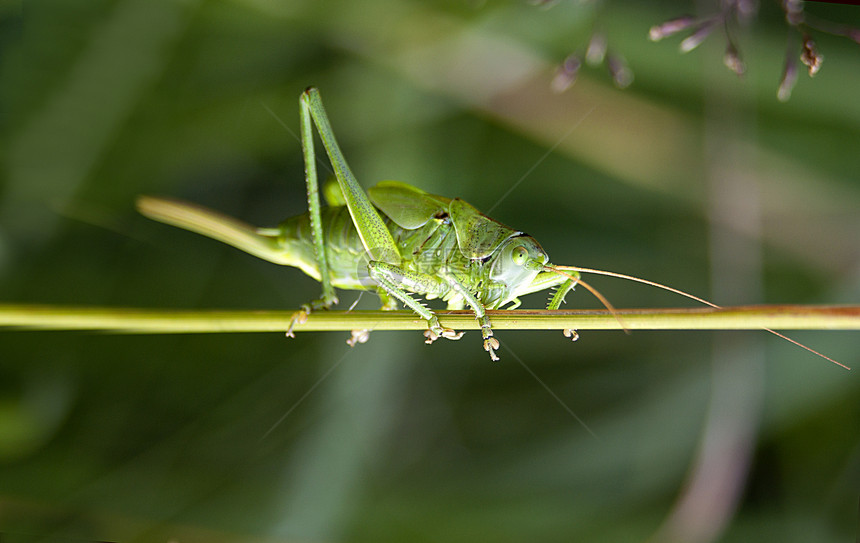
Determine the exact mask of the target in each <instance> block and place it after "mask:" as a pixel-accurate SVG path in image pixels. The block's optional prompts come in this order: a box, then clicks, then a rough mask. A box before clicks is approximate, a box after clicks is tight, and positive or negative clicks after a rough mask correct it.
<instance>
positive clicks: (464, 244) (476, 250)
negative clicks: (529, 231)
mask: <svg viewBox="0 0 860 543" xmlns="http://www.w3.org/2000/svg"><path fill="white" fill-rule="evenodd" d="M448 210H449V212H450V213H451V220H452V221H453V222H454V230H455V231H456V232H457V245H458V246H459V247H460V252H461V253H463V255H464V256H466V257H467V258H469V259H471V260H481V259H484V258H487V257H488V256H490V255H491V254H493V252H494V251H495V250H496V249H498V248H499V245H501V244H502V243H503V242H504V241H506V240H508V239H510V238H512V237H514V236H518V235H520V234H522V232H520V231H518V230H514V229H513V228H510V227H508V226H505V225H504V224H502V223H500V222H498V221H494V220H493V219H491V218H489V217H487V216H486V215H484V214H482V213H481V212H480V211H478V210H477V209H475V208H474V207H472V206H471V205H470V204H467V203H466V202H464V201H463V200H461V199H459V198H455V199H454V200H451V205H449V206H448Z"/></svg>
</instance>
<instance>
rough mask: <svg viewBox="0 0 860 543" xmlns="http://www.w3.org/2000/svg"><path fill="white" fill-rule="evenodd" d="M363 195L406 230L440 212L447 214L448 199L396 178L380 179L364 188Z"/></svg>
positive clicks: (425, 221)
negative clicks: (392, 179)
mask: <svg viewBox="0 0 860 543" xmlns="http://www.w3.org/2000/svg"><path fill="white" fill-rule="evenodd" d="M367 194H368V196H369V197H370V201H371V202H373V205H375V206H376V207H377V208H378V209H379V210H380V211H382V212H383V213H385V214H386V215H388V217H390V218H391V220H392V221H394V223H395V224H396V225H397V226H399V227H401V228H405V229H407V230H414V229H416V228H420V227H422V226H424V225H425V224H427V221H429V220H430V219H432V218H433V217H436V216H438V215H439V214H440V213H447V212H448V205H449V204H450V202H451V199H450V198H445V197H442V196H436V195H434V194H428V193H426V192H424V191H423V190H421V189H419V188H416V187H413V186H412V185H407V184H406V183H401V182H400V181H380V182H379V183H378V184H377V185H376V186H375V187H371V188H369V189H367Z"/></svg>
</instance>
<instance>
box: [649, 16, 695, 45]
mask: <svg viewBox="0 0 860 543" xmlns="http://www.w3.org/2000/svg"><path fill="white" fill-rule="evenodd" d="M695 22H696V19H695V18H694V17H692V16H690V15H684V16H682V17H678V18H677V19H671V20H669V21H666V22H665V23H663V24H659V25H655V26H652V27H651V30H650V31H648V38H649V39H650V40H651V41H660V40H662V39H663V38H667V37H669V36H671V35H672V34H677V33H678V32H680V31H682V30H686V29H688V28H690V26H691V25H692V24H693V23H695Z"/></svg>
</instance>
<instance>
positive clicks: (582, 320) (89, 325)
mask: <svg viewBox="0 0 860 543" xmlns="http://www.w3.org/2000/svg"><path fill="white" fill-rule="evenodd" d="M487 313H488V314H489V316H490V319H491V320H492V323H493V328H494V329H496V330H563V329H575V330H612V329H615V330H618V329H621V328H622V326H621V324H620V323H619V322H618V319H616V318H615V317H614V316H613V315H612V314H610V313H609V312H608V311H606V310H558V311H547V310H515V311H488V312H487ZM293 314H294V312H292V311H227V310H199V311H189V310H172V309H131V308H110V307H74V306H69V307H62V306H49V305H10V304H7V305H4V304H0V328H2V327H5V328H16V329H25V330H34V329H38V330H101V331H110V332H118V333H138V334H164V333H218V332H220V333H225V332H283V331H284V330H286V329H287V327H288V326H289V323H290V320H291V318H292V316H293ZM437 314H438V315H439V321H440V322H441V324H442V326H444V327H447V328H453V329H455V330H477V329H479V328H480V324H479V322H478V321H476V320H475V317H474V315H473V314H472V312H470V311H438V312H437ZM617 315H618V316H619V317H620V319H621V320H622V321H623V322H624V327H625V328H627V329H628V330H760V329H762V328H771V329H774V330H860V306H796V305H768V306H738V307H725V308H721V309H713V308H696V309H620V310H618V311H617ZM294 329H295V331H296V332H303V331H317V332H318V331H333V330H359V329H371V330H426V329H427V323H426V321H424V320H422V319H421V318H418V317H417V316H416V315H415V314H413V313H412V312H410V311H317V312H314V313H313V314H311V315H310V316H309V317H308V320H307V322H305V323H303V324H298V323H297V324H296V325H295V326H294Z"/></svg>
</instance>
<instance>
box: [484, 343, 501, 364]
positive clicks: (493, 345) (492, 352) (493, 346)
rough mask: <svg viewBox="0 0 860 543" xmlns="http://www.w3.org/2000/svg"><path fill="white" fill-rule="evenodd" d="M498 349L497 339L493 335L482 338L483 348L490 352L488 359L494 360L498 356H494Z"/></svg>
mask: <svg viewBox="0 0 860 543" xmlns="http://www.w3.org/2000/svg"><path fill="white" fill-rule="evenodd" d="M498 349H499V340H498V339H496V338H494V337H488V338H487V339H485V340H484V350H485V351H487V352H488V353H490V360H492V361H493V362H496V361H497V360H498V359H499V357H498V356H496V351H497V350H498Z"/></svg>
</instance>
